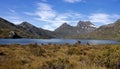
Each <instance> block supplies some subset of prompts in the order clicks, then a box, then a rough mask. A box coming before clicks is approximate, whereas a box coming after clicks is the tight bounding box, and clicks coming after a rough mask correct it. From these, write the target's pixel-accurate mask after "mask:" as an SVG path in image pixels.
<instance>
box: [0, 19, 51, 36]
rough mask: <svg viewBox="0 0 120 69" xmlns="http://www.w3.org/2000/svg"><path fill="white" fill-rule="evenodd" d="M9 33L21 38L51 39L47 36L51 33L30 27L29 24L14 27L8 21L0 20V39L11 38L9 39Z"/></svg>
mask: <svg viewBox="0 0 120 69" xmlns="http://www.w3.org/2000/svg"><path fill="white" fill-rule="evenodd" d="M34 31H35V32H34ZM10 32H14V33H16V34H17V35H19V37H21V38H51V37H52V36H51V35H49V34H52V32H50V31H47V30H43V29H40V28H36V27H35V26H33V25H30V24H29V23H25V22H23V23H22V24H20V25H14V24H13V23H11V22H9V21H7V20H5V19H3V18H0V38H13V37H10ZM48 33H49V34H48ZM16 38H18V37H16Z"/></svg>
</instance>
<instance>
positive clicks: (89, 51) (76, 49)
mask: <svg viewBox="0 0 120 69" xmlns="http://www.w3.org/2000/svg"><path fill="white" fill-rule="evenodd" d="M119 56H120V45H98V46H93V45H92V46H87V45H79V44H77V45H66V44H65V45H54V44H53V45H52V44H49V45H42V46H41V45H36V44H29V45H18V44H13V45H0V69H115V67H116V63H117V61H118V59H119Z"/></svg>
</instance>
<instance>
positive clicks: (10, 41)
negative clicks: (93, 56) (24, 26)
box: [0, 39, 120, 45]
mask: <svg viewBox="0 0 120 69" xmlns="http://www.w3.org/2000/svg"><path fill="white" fill-rule="evenodd" d="M78 40H79V39H0V44H32V43H37V44H41V43H43V44H48V43H52V44H65V43H68V44H75V43H76V42H77V41H78ZM79 41H81V44H87V43H89V44H95V45H96V44H97V45H98V44H120V42H118V41H114V40H86V39H81V40H79Z"/></svg>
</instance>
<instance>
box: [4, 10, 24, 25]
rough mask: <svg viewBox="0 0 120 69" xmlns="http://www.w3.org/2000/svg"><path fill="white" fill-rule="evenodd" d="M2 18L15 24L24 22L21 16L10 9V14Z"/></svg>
mask: <svg viewBox="0 0 120 69" xmlns="http://www.w3.org/2000/svg"><path fill="white" fill-rule="evenodd" d="M2 17H3V18H5V19H7V20H9V21H11V22H12V23H14V24H20V23H21V22H23V21H22V20H21V17H20V16H19V14H18V13H17V12H16V11H15V10H13V9H9V11H8V13H7V14H6V15H4V16H2Z"/></svg>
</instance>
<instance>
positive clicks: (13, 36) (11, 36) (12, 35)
mask: <svg viewBox="0 0 120 69" xmlns="http://www.w3.org/2000/svg"><path fill="white" fill-rule="evenodd" d="M9 38H21V37H20V36H19V35H17V33H16V32H14V31H10V32H9Z"/></svg>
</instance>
